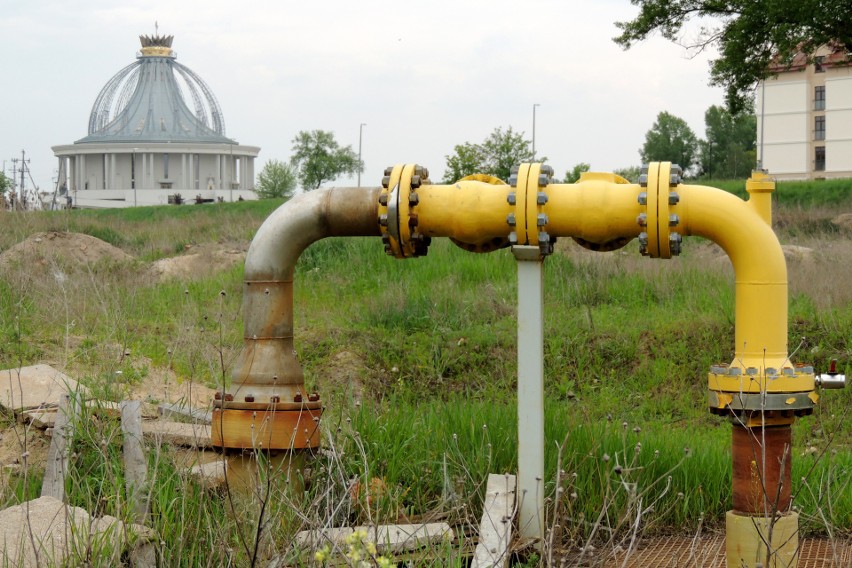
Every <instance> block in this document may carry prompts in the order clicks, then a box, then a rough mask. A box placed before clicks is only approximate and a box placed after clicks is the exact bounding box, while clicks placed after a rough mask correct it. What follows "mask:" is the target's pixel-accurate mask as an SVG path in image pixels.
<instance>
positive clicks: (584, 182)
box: [544, 172, 643, 251]
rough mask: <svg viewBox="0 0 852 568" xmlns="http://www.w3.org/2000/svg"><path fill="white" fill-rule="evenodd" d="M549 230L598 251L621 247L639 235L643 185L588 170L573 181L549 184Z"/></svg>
mask: <svg viewBox="0 0 852 568" xmlns="http://www.w3.org/2000/svg"><path fill="white" fill-rule="evenodd" d="M544 191H545V193H546V195H547V206H546V209H545V211H546V212H547V218H548V223H547V231H548V233H549V234H550V235H552V236H554V237H571V238H573V239H574V240H575V241H577V243H579V244H580V245H581V246H583V247H585V248H588V249H591V250H595V251H610V250H615V249H619V248H621V247H623V246H625V245H626V244H627V243H629V242H630V241H631V240H633V239H634V238H636V237H637V236H639V233H640V232H641V231H642V227H641V226H640V225H639V223H638V217H639V214H640V213H641V212H642V211H643V206H642V205H640V203H639V194H640V187H639V186H638V185H636V184H631V183H630V182H628V181H627V180H626V179H624V178H622V177H620V176H617V175H615V174H609V173H598V172H586V173H583V174H582V175H581V176H580V179H579V181H578V182H577V183H574V184H550V185H548V186H547V187H546V188H545V189H544Z"/></svg>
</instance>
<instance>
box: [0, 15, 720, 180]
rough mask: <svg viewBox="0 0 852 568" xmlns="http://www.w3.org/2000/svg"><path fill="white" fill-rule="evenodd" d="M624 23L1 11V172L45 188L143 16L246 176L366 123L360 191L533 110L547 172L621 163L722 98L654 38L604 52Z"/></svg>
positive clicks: (697, 69) (438, 167)
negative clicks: (215, 105)
mask: <svg viewBox="0 0 852 568" xmlns="http://www.w3.org/2000/svg"><path fill="white" fill-rule="evenodd" d="M635 13H636V8H634V7H633V6H631V5H630V3H629V1H628V0H582V1H581V0H526V1H519V0H515V1H508V0H429V1H423V0H408V1H405V0H397V1H394V2H389V1H380V0H360V1H342V0H334V1H327V2H322V1H318V0H317V1H313V2H306V1H299V2H295V1H288V0H284V1H282V0H276V1H267V0H260V1H249V2H237V1H236V0H229V1H225V0H204V1H200V0H180V1H177V0H175V1H171V2H151V1H150V0H146V1H144V2H143V1H137V0H123V1H122V2H116V1H115V0H61V1H56V2H53V1H47V0H28V1H21V2H4V6H3V15H2V18H0V50H2V53H3V59H2V61H3V64H2V65H3V79H4V81H3V87H2V89H0V109H2V122H0V159H2V160H3V161H5V165H6V171H7V173H11V159H12V158H15V157H18V158H19V157H20V151H21V150H22V149H24V150H26V151H27V157H28V158H30V159H31V160H32V161H31V163H30V167H31V169H32V174H33V177H34V178H35V182H36V184H38V185H39V186H40V187H41V189H42V191H44V190H45V189H46V188H50V189H52V178H53V177H54V176H55V173H56V166H57V160H56V158H54V157H53V153H52V152H51V150H50V147H51V146H54V145H57V144H69V143H72V142H74V141H75V140H78V139H80V138H82V137H83V136H85V135H86V134H87V127H88V118H89V112H90V110H91V107H92V104H93V103H94V101H95V98H96V97H97V95H98V93H99V92H100V90H101V88H102V87H103V86H104V85H105V84H106V82H107V81H108V80H109V79H110V78H111V77H112V76H113V75H114V74H115V73H117V72H118V71H119V70H120V69H122V68H123V67H124V66H126V65H128V64H129V63H132V62H133V61H134V60H135V56H136V53H137V51H138V50H139V47H140V46H139V40H138V36H139V35H140V34H153V33H154V22H155V21H156V22H158V23H159V31H160V33H161V34H165V35H174V36H175V40H174V44H173V49H174V50H175V52H176V53H177V60H178V61H179V62H181V63H183V64H184V65H186V66H188V67H189V68H190V69H192V70H193V71H195V72H196V73H197V74H198V75H200V76H201V77H202V78H203V79H204V81H205V82H206V83H207V84H208V85H209V86H210V87H211V89H212V90H213V92H214V93H215V94H216V97H217V99H218V101H219V104H220V106H221V107H222V110H223V112H224V117H225V124H226V128H227V135H228V136H229V137H231V138H235V139H236V140H237V141H238V142H239V143H241V144H248V145H255V146H260V148H261V153H260V157H259V158H258V164H257V169H258V171H259V170H260V167H261V166H262V165H263V164H264V163H265V162H266V160H269V159H273V158H277V159H283V160H286V159H288V158H289V156H290V151H291V141H292V139H293V136H294V135H295V134H296V133H297V132H298V131H300V130H314V129H323V130H331V131H333V132H334V134H335V136H336V138H337V140H338V141H339V142H340V143H341V144H343V145H347V144H349V145H351V146H352V148H353V149H354V150H355V151H356V152H357V151H358V133H359V125H360V124H361V123H365V124H366V126H364V128H363V143H362V151H363V159H364V161H365V166H366V169H365V172H364V173H363V174H362V185H378V184H379V183H380V180H381V177H382V170H383V169H384V168H385V166H388V165H391V164H394V163H401V162H417V163H420V164H423V165H425V166H427V167H428V168H429V169H430V170H431V172H432V178H433V179H440V178H441V177H442V175H443V171H444V166H445V162H446V160H445V156H446V155H447V154H450V153H451V152H452V150H453V146H454V145H456V144H461V143H463V142H466V141H470V142H480V141H482V140H483V139H484V138H485V137H486V136H487V135H488V134H489V133H490V132H491V131H492V130H493V129H494V128H495V127H498V126H500V127H504V128H506V127H509V126H511V127H512V128H514V129H515V130H517V131H523V132H525V133H526V134H527V136H528V137H531V134H532V126H533V104H536V103H537V104H539V105H540V106H539V107H537V110H536V150H537V152H538V154H539V155H544V156H547V157H548V159H549V160H548V161H549V163H551V164H552V165H553V166H554V168H555V169H556V173H557V176H562V175H563V174H564V172H565V171H566V170H568V169H569V168H571V167H572V166H573V165H574V164H576V163H578V162H589V163H591V165H592V169H593V170H598V171H610V170H612V169H614V168H621V167H626V166H631V165H638V164H639V155H638V148H639V147H640V146H641V145H642V143H643V141H644V136H645V132H646V131H647V130H648V129H649V128H650V127H651V125H652V124H653V122H654V120H655V118H656V115H657V113H659V112H660V111H663V110H665V111H668V112H670V113H672V114H675V115H677V116H680V117H682V118H683V119H685V120H686V121H687V122H688V123H689V125H690V126H691V127H692V129H693V130H694V131H695V132H696V134H697V135H698V136H699V137H702V136H703V134H704V111H705V110H706V109H707V107H709V106H710V105H713V104H722V102H723V100H722V99H723V94H722V91H721V90H720V89H718V88H711V87H709V86H708V65H707V61H708V59H707V56H706V55H699V56H697V57H695V58H690V54H688V53H687V52H686V51H685V50H684V49H683V48H682V47H679V46H676V45H673V44H671V43H669V42H667V41H665V40H663V39H660V38H655V39H651V40H649V41H646V42H644V43H642V44H639V45H637V46H636V47H634V48H633V49H631V50H630V51H626V52H625V51H622V50H621V48H620V47H618V46H617V45H615V43H613V42H612V39H611V38H612V37H613V36H615V35H617V31H618V30H617V29H616V27H615V25H614V22H615V21H618V20H625V19H629V18H631V17H632V16H633V15H634V14H635ZM353 181H354V180H346V179H340V180H338V181H337V182H336V185H348V184H350V183H353ZM28 185H29V183H28Z"/></svg>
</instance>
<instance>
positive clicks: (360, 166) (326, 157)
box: [290, 130, 364, 190]
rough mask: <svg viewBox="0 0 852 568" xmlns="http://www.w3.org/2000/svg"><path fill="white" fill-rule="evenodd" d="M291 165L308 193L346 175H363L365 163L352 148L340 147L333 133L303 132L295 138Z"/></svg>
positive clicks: (322, 131)
mask: <svg viewBox="0 0 852 568" xmlns="http://www.w3.org/2000/svg"><path fill="white" fill-rule="evenodd" d="M290 163H291V164H292V165H293V167H294V168H295V169H296V177H297V178H298V180H299V184H300V185H301V186H302V188H303V189H305V190H312V189H317V188H318V187H320V186H321V185H322V184H323V183H324V182H327V181H333V180H335V179H337V178H338V177H340V176H341V175H343V174H350V175H351V174H355V173H358V172H363V171H364V163H363V162H362V161H360V160H359V159H358V154H356V153H355V152H354V151H353V150H352V146H343V147H341V146H340V145H339V144H338V143H337V141H336V140H335V139H334V133H332V132H328V131H325V130H312V131H310V132H307V131H304V130H303V131H301V132H299V133H298V134H296V136H295V138H293V156H292V157H291V158H290Z"/></svg>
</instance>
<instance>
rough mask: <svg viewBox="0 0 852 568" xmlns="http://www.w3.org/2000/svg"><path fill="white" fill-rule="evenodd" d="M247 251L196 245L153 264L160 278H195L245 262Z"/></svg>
mask: <svg viewBox="0 0 852 568" xmlns="http://www.w3.org/2000/svg"><path fill="white" fill-rule="evenodd" d="M245 259H246V251H245V250H242V249H239V248H234V247H225V248H223V247H222V246H221V245H206V246H194V247H191V248H189V249H188V250H187V252H186V253H185V254H182V255H180V256H173V257H170V258H163V259H160V260H158V261H155V262H154V263H152V264H151V273H152V275H153V276H154V277H155V278H156V279H158V280H161V281H162V280H193V279H195V278H203V277H206V276H210V275H211V274H213V273H214V272H219V271H222V270H228V269H230V268H232V267H233V266H235V265H237V264H241V263H243V262H245Z"/></svg>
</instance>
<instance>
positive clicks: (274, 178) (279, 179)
mask: <svg viewBox="0 0 852 568" xmlns="http://www.w3.org/2000/svg"><path fill="white" fill-rule="evenodd" d="M295 189H296V171H295V170H294V169H293V166H291V165H290V164H288V163H285V162H281V161H279V160H269V161H268V162H266V164H264V166H263V169H262V170H260V173H259V174H258V176H257V184H256V186H255V189H254V191H255V193H257V196H258V197H259V198H261V199H269V198H282V197H283V198H284V199H290V198H291V197H293V191H294V190H295Z"/></svg>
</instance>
